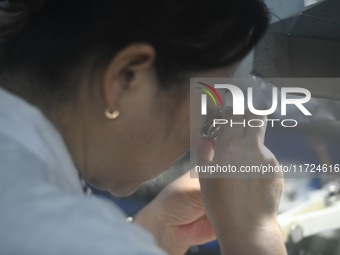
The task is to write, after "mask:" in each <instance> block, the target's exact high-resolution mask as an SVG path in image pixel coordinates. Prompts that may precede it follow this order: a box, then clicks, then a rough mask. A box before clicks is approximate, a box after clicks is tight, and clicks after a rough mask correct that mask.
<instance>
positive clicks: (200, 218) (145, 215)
mask: <svg viewBox="0 0 340 255" xmlns="http://www.w3.org/2000/svg"><path fill="white" fill-rule="evenodd" d="M135 222H136V223H137V224H139V225H141V226H142V227H143V228H145V229H146V230H148V231H149V232H150V233H152V234H153V235H154V236H155V238H156V240H157V242H158V244H159V246H161V247H162V248H163V249H164V250H166V251H167V252H168V253H169V254H176V255H179V254H184V253H185V252H186V250H187V249H188V248H189V247H190V246H191V245H195V244H203V243H206V242H209V241H212V240H214V239H216V236H215V234H214V231H213V229H212V227H211V225H210V223H209V221H208V219H207V217H206V215H205V210H204V206H203V202H202V199H201V193H200V184H199V181H198V179H197V178H190V175H189V173H186V174H185V175H183V176H182V177H180V178H179V179H177V180H176V181H174V182H173V183H172V184H170V185H169V186H168V187H166V188H165V189H164V190H163V191H162V192H161V193H160V194H159V195H158V196H157V197H156V198H155V199H154V200H153V201H152V202H151V203H150V204H148V205H147V206H146V207H145V208H143V209H142V210H141V211H140V212H139V213H138V214H137V215H136V217H135Z"/></svg>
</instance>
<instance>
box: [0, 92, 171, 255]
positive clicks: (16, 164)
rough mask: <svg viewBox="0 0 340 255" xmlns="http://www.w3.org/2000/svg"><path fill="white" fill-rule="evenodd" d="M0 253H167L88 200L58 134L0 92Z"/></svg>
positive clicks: (105, 205) (108, 206)
mask: <svg viewBox="0 0 340 255" xmlns="http://www.w3.org/2000/svg"><path fill="white" fill-rule="evenodd" d="M0 254H4V255H7V254H13V255H17V254H18V255H19V254H20V255H21V254H27V255H40V254H41V255H52V254H56V255H57V254H58V255H60V254H63V255H68V254H70V255H71V254H72V255H77V254H82V255H86V254H91V255H92V254H96V255H97V254H98V255H101V254H102V255H104V254H105V255H106V254H107V255H109V254H110V255H115V254H119V255H130V254H131V255H132V254H138V255H143V254H145V255H153V254H158V255H160V254H164V252H163V251H162V250H161V249H160V248H158V247H157V245H156V244H155V242H154V240H153V239H152V238H151V236H149V234H147V233H146V232H144V231H143V230H142V229H141V228H139V227H138V226H135V225H133V224H131V223H128V222H126V220H125V215H123V213H122V212H121V211H120V210H119V208H117V207H116V206H114V205H113V204H112V203H110V202H109V201H106V200H104V199H100V198H96V197H93V196H86V195H85V194H84V192H83V189H82V185H81V183H80V180H79V177H78V173H77V170H76V168H75V166H74V164H73V161H72V159H71V157H70V155H69V153H68V151H67V149H66V146H65V144H64V142H63V139H62V138H61V136H60V134H59V133H58V131H57V130H56V129H55V128H54V127H53V125H52V124H51V123H50V122H49V121H48V120H47V119H46V118H45V117H44V116H43V114H42V113H41V112H40V111H39V109H37V108H36V107H34V106H32V105H30V104H28V103H27V102H25V101H24V100H23V99H21V98H19V97H17V96H14V95H12V94H10V93H8V92H6V91H5V90H3V89H1V88H0Z"/></svg>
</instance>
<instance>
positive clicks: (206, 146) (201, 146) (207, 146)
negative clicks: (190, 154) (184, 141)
mask: <svg viewBox="0 0 340 255" xmlns="http://www.w3.org/2000/svg"><path fill="white" fill-rule="evenodd" d="M213 157H214V147H213V143H212V142H211V141H209V140H207V139H204V138H200V139H199V141H198V142H197V146H196V161H197V164H199V165H202V166H204V165H207V164H209V163H210V162H211V161H212V160H213Z"/></svg>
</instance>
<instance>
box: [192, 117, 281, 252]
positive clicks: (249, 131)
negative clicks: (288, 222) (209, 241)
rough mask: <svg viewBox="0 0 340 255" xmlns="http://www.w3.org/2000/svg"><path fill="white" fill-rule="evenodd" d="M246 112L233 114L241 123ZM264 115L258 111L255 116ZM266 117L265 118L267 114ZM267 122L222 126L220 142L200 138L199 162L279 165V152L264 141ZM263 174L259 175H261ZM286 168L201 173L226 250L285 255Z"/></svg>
mask: <svg viewBox="0 0 340 255" xmlns="http://www.w3.org/2000/svg"><path fill="white" fill-rule="evenodd" d="M243 118H245V119H246V122H247V121H248V119H253V118H254V116H252V115H251V114H249V113H247V115H246V116H245V117H236V118H235V117H234V118H233V121H235V122H239V123H242V121H243ZM256 119H259V116H256ZM263 121H264V122H266V119H265V118H264V119H263ZM265 130H266V127H265V126H263V127H257V128H255V127H246V128H245V127H243V126H242V125H236V126H235V127H233V128H230V127H229V128H223V130H221V132H220V134H219V136H218V139H217V141H216V145H214V144H212V143H211V142H210V141H207V140H201V141H199V144H198V149H197V158H198V164H199V165H216V164H218V165H220V166H223V165H231V166H235V167H236V169H237V171H239V170H240V169H241V166H261V165H266V166H268V165H270V166H278V162H277V160H276V158H275V156H274V155H273V154H272V153H271V152H270V151H269V150H268V149H267V148H266V147H265V146H264V136H265ZM259 175H260V176H259ZM282 177H283V176H282V173H274V174H273V173H271V174H269V175H267V176H266V175H261V174H260V173H255V174H249V173H245V174H243V173H240V172H239V173H237V174H232V175H230V174H229V175H228V173H226V174H224V176H221V175H218V176H216V178H215V179H207V178H200V183H201V189H202V191H201V192H202V198H203V202H204V205H205V208H206V212H207V215H208V218H209V219H210V222H211V224H212V226H213V228H214V230H215V231H216V235H217V238H218V241H219V244H220V247H221V250H222V254H237V255H242V254H253V255H257V254H259V255H260V254H261V255H281V254H286V251H285V247H284V244H283V242H282V238H281V232H280V228H279V226H278V224H277V221H276V213H277V209H278V205H279V201H280V195H281V190H282V186H283V179H282Z"/></svg>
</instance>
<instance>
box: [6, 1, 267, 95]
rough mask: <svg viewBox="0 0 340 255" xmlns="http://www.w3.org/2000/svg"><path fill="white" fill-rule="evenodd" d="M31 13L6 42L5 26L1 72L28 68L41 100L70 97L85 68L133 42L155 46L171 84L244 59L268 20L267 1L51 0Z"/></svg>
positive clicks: (161, 73)
mask: <svg viewBox="0 0 340 255" xmlns="http://www.w3.org/2000/svg"><path fill="white" fill-rule="evenodd" d="M32 1H34V0H30V1H28V2H30V3H32ZM3 2H4V1H0V3H3ZM5 2H9V3H16V4H17V3H18V2H19V3H20V2H27V1H25V0H7V1H5ZM37 2H41V1H37ZM30 6H32V4H31V5H30ZM31 9H33V10H34V11H36V10H37V9H39V8H31ZM0 11H1V5H0ZM0 14H1V12H0ZM27 16H28V19H25V21H24V22H25V23H27V24H25V26H24V27H23V28H22V29H21V31H20V33H18V34H16V36H15V37H14V36H10V39H11V40H10V39H8V38H7V39H6V43H4V42H3V40H1V32H2V31H1V30H4V29H5V26H3V25H1V24H2V23H0V43H2V45H1V47H2V49H3V55H2V58H1V60H0V65H1V72H2V78H4V77H19V76H20V75H21V74H23V73H24V74H25V76H23V77H25V79H26V80H27V79H28V80H31V81H32V82H31V83H30V84H29V85H26V86H28V87H27V88H26V89H24V90H25V93H32V94H34V93H35V95H36V93H39V96H40V97H41V96H42V95H45V96H46V97H51V95H52V94H54V95H61V94H63V95H66V94H65V93H60V92H67V94H70V91H71V90H74V89H75V88H76V85H75V81H76V80H77V79H78V80H79V79H80V78H79V74H81V73H82V72H79V70H82V71H83V72H84V70H85V68H86V67H87V68H88V69H87V70H88V71H89V72H92V71H94V70H93V68H97V67H98V68H99V67H104V66H105V65H106V64H108V62H109V60H110V59H111V58H112V57H113V55H114V54H115V53H116V52H118V51H119V50H120V49H121V48H123V47H124V46H126V45H128V44H131V43H134V42H144V43H149V44H151V45H152V46H153V47H154V48H155V50H156V53H157V58H156V63H155V66H156V70H157V73H158V76H159V79H160V80H161V84H162V86H163V87H164V88H166V87H169V86H170V85H169V84H171V82H166V81H171V80H173V79H174V78H176V77H179V76H181V75H182V74H185V73H189V72H195V71H202V70H209V69H213V68H218V67H223V66H227V65H230V64H232V63H234V62H235V61H237V60H240V59H241V58H243V57H244V56H245V55H246V54H247V53H248V52H249V51H250V50H251V49H252V48H253V47H254V45H255V44H256V42H257V41H258V40H259V39H260V37H261V36H262V35H263V34H264V32H265V30H266V28H267V25H268V13H267V9H266V7H265V5H264V4H263V2H262V0H205V1H203V0H154V1H152V0H150V1H141V0H99V1H93V0H91V1H90V0H45V3H44V6H43V8H42V10H40V11H39V12H33V13H32V12H30V14H29V15H27ZM0 19H2V15H0ZM0 22H1V20H0ZM89 66H91V67H90V68H89ZM27 76H29V77H27ZM77 76H78V77H77ZM5 83H6V82H5ZM5 83H4V84H5ZM48 100H49V99H48Z"/></svg>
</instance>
